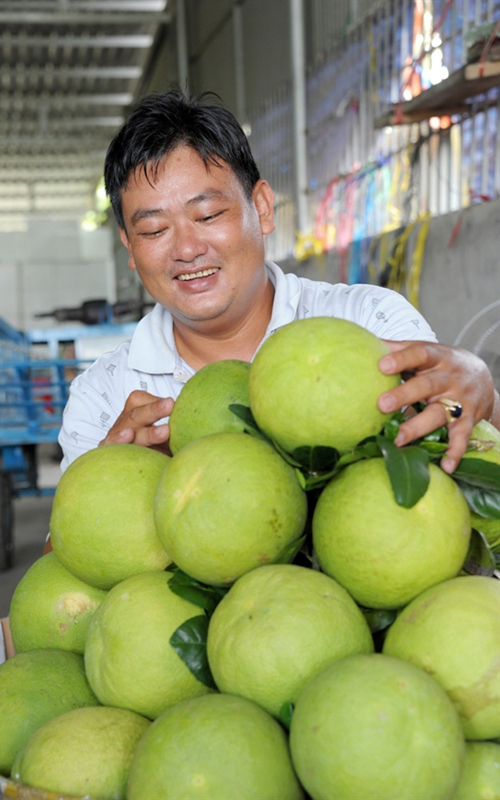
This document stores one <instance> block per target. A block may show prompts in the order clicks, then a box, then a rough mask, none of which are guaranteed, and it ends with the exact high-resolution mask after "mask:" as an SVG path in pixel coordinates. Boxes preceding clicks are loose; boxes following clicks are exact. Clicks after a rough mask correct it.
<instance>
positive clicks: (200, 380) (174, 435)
mask: <svg viewBox="0 0 500 800" xmlns="http://www.w3.org/2000/svg"><path fill="white" fill-rule="evenodd" d="M249 372H250V364H249V363H247V362H246V361H237V360H236V359H228V360H226V361H216V362H214V363H213V364H207V365H206V366H205V367H202V369H200V370H199V371H198V372H196V373H195V375H193V377H192V378H190V379H189V380H188V382H187V383H186V384H185V385H184V386H183V388H182V391H181V393H180V394H179V396H178V398H177V400H176V401H175V406H174V410H173V411H172V413H171V415H170V419H169V424H170V440H169V442H170V449H171V451H172V453H174V454H175V453H177V452H178V451H179V450H180V449H181V447H184V445H186V444H188V442H191V441H193V439H199V438H200V437H201V436H208V435H209V434H211V433H221V432H223V431H227V432H234V433H238V432H239V433H242V432H243V431H244V429H245V423H244V422H243V420H242V419H240V418H239V417H237V416H236V414H233V412H232V411H230V410H229V406H230V405H231V404H233V403H235V404H239V405H244V406H249V405H250V400H249V398H248V374H249Z"/></svg>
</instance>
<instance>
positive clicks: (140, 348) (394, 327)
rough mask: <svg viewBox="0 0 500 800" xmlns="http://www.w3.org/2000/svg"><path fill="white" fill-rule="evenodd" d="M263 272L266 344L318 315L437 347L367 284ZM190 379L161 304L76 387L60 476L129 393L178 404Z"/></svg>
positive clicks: (421, 323)
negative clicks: (267, 283)
mask: <svg viewBox="0 0 500 800" xmlns="http://www.w3.org/2000/svg"><path fill="white" fill-rule="evenodd" d="M266 267H267V270H268V273H269V277H270V279H271V281H272V283H273V285H274V288H275V295H274V302H273V309H272V315H271V321H270V322H269V326H268V328H267V331H266V335H265V337H264V339H263V340H262V341H263V342H264V341H265V340H266V339H267V338H268V337H269V336H271V334H273V333H274V332H275V331H276V330H277V329H278V328H281V327H283V325H287V324H288V323H289V322H293V321H294V320H296V319H303V318H304V317H320V316H326V317H338V318H340V319H346V320H350V321H351V322H356V323H357V324H358V325H361V326H362V327H363V328H366V329H367V330H369V331H371V332H372V333H374V334H375V336H378V337H379V338H381V339H391V340H394V341H403V340H407V339H416V340H423V341H431V342H435V341H437V340H436V336H435V334H434V333H433V331H432V330H431V328H430V327H429V325H428V323H427V322H426V321H425V319H424V318H423V317H422V315H421V314H420V313H419V312H418V311H416V310H415V309H414V308H413V306H412V305H410V303H408V301H407V300H405V298H404V297H402V296H401V295H400V294H398V293H397V292H394V291H391V290H389V289H384V288H381V287H380V286H372V285H369V284H355V285H353V286H348V285H346V284H344V283H337V284H334V285H332V284H329V283H323V282H322V281H311V280H309V279H307V278H299V277H297V275H295V274H293V273H288V274H285V273H284V272H283V271H282V270H281V269H280V268H279V267H278V266H277V265H276V264H273V263H272V262H269V261H267V262H266ZM261 344H262V343H261ZM193 374H194V370H193V369H192V368H191V367H190V366H189V365H188V364H186V362H185V361H183V360H182V358H181V357H180V356H179V354H178V352H177V349H176V346H175V340H174V333H173V321H172V316H171V314H170V312H168V311H166V310H165V309H164V308H163V307H162V306H161V305H159V304H157V305H156V306H155V307H154V308H153V310H152V311H151V312H150V313H149V314H147V315H146V316H145V317H144V318H143V319H141V320H140V322H139V323H138V325H137V328H136V330H135V332H134V335H133V337H132V340H131V341H130V342H125V343H124V344H121V345H120V346H119V347H118V348H117V349H116V350H115V351H114V352H112V353H105V354H104V355H102V356H101V357H100V358H98V359H97V361H96V362H95V363H94V364H92V366H90V367H89V368H88V369H87V370H85V372H83V373H82V374H81V375H79V376H78V377H77V378H75V380H74V381H73V383H72V385H71V388H70V398H69V401H68V404H67V406H66V408H65V410H64V415H63V423H62V428H61V432H60V434H59V443H60V445H61V447H62V449H63V452H64V458H63V460H62V463H61V469H62V470H64V469H66V467H67V466H68V465H69V464H70V463H71V462H72V461H74V460H75V458H77V457H78V456H80V455H81V454H82V453H85V452H86V451H87V450H92V449H93V448H95V447H97V445H98V444H99V442H100V441H101V440H102V439H104V437H105V436H106V434H107V432H108V430H109V428H111V426H112V425H113V424H114V422H115V421H116V419H117V417H118V416H119V415H120V414H121V412H122V411H123V408H124V406H125V401H126V399H127V397H128V396H129V394H130V393H131V392H132V391H134V390H136V389H142V390H143V391H146V392H149V393H150V394H153V395H157V396H158V397H173V398H174V400H175V399H176V397H177V396H178V394H179V392H180V391H181V389H182V387H183V385H184V384H185V383H186V381H187V380H188V379H189V378H190V377H191V376H192V375H193Z"/></svg>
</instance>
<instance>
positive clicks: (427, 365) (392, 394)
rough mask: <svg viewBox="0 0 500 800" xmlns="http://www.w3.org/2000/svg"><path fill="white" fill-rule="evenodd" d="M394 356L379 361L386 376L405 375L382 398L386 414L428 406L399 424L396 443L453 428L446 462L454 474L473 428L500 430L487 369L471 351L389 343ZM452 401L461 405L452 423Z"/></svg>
mask: <svg viewBox="0 0 500 800" xmlns="http://www.w3.org/2000/svg"><path fill="white" fill-rule="evenodd" d="M386 344H387V345H388V346H389V348H390V350H391V353H389V354H387V355H385V356H383V357H382V358H381V359H380V361H379V368H380V370H381V371H382V372H384V373H385V374H386V375H394V374H396V373H398V372H399V373H401V375H402V377H403V379H404V383H401V384H400V385H399V386H397V387H396V388H395V389H392V390H391V391H389V392H385V393H384V394H383V395H381V396H380V397H379V400H378V405H379V408H380V410H381V411H384V412H385V413H392V412H394V411H397V410H399V409H400V408H403V407H404V406H411V405H413V404H414V403H419V402H420V403H426V407H425V408H424V410H423V411H421V412H420V413H419V414H415V415H414V416H413V417H410V418H409V419H408V420H407V421H405V422H403V423H402V424H401V426H400V429H399V433H398V436H397V438H396V440H395V442H396V444H397V445H405V444H408V443H409V442H412V441H414V440H415V439H419V438H421V437H422V436H426V435H427V434H428V433H431V432H432V431H434V430H436V429H437V428H440V427H441V426H442V425H444V424H447V425H448V434H449V447H448V449H447V451H446V454H445V456H444V457H443V459H442V461H441V466H442V468H443V469H444V470H445V471H446V472H448V473H451V472H453V471H454V469H455V468H456V467H457V465H458V462H459V461H460V459H461V458H462V456H463V454H464V453H465V451H466V449H467V444H468V442H469V439H470V435H471V431H472V427H473V425H474V424H475V423H476V422H479V420H481V419H487V420H490V422H491V423H492V424H493V425H496V426H497V427H500V399H499V396H498V393H497V392H496V391H495V387H494V384H493V379H492V377H491V374H490V372H489V370H488V367H487V366H486V364H485V363H484V361H482V360H481V359H480V358H478V357H477V356H475V355H474V354H473V353H469V352H468V351H467V350H462V349H461V348H458V347H449V346H447V345H443V344H435V343H433V342H411V341H408V342H389V341H386ZM444 399H448V400H452V401H455V402H457V403H460V405H461V406H462V413H461V415H460V417H459V418H457V419H451V421H449V422H448V421H447V414H446V409H445V407H444V405H442V403H441V402H440V401H442V400H444Z"/></svg>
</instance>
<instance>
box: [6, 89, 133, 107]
mask: <svg viewBox="0 0 500 800" xmlns="http://www.w3.org/2000/svg"><path fill="white" fill-rule="evenodd" d="M133 101H134V96H133V94H131V93H130V92H115V93H103V94H97V93H96V94H64V93H63V92H60V93H59V94H53V95H47V96H45V95H44V94H31V95H30V94H24V95H21V96H19V95H11V94H2V91H1V90H0V108H11V107H12V108H15V107H16V106H17V107H20V108H26V106H34V107H35V108H37V109H38V108H39V107H40V103H45V104H46V105H48V106H57V105H63V106H101V105H102V106H129V105H131V103H133Z"/></svg>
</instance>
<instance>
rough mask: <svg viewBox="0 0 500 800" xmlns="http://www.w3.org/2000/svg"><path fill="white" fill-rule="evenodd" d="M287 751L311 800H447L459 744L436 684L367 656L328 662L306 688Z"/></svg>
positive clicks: (409, 668) (409, 667) (451, 712)
mask: <svg viewBox="0 0 500 800" xmlns="http://www.w3.org/2000/svg"><path fill="white" fill-rule="evenodd" d="M290 748H291V753H292V761H293V764H294V766H295V769H296V771H297V774H298V776H299V780H300V781H301V783H302V785H303V786H304V788H305V789H306V791H307V792H308V793H309V794H310V796H311V798H312V800H333V798H335V800H382V798H383V800H449V798H450V796H451V794H452V792H453V790H454V788H455V786H456V785H457V783H458V780H459V777H460V772H461V769H462V763H463V759H464V751H465V742H464V738H463V735H462V731H461V727H460V721H459V719H458V715H457V713H456V711H455V709H454V707H453V704H452V703H451V701H450V700H449V698H448V697H447V695H446V693H445V692H444V691H443V689H441V687H440V686H439V684H438V683H436V681H434V680H433V679H432V678H431V677H430V676H429V675H427V673H425V672H423V671H422V670H420V669H418V668H417V667H414V666H413V664H408V663H405V662H404V661H401V660H400V659H396V658H389V657H388V656H384V655H380V654H372V655H356V656H348V657H347V658H344V659H342V660H341V661H335V662H334V663H333V664H330V666H328V667H326V669H325V670H323V672H321V673H320V674H319V675H316V677H314V678H313V679H312V680H311V681H310V682H309V683H308V684H307V685H306V687H305V689H304V690H303V692H302V693H301V694H300V696H299V699H298V702H297V705H296V707H295V711H294V713H293V716H292V724H291V730H290Z"/></svg>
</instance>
